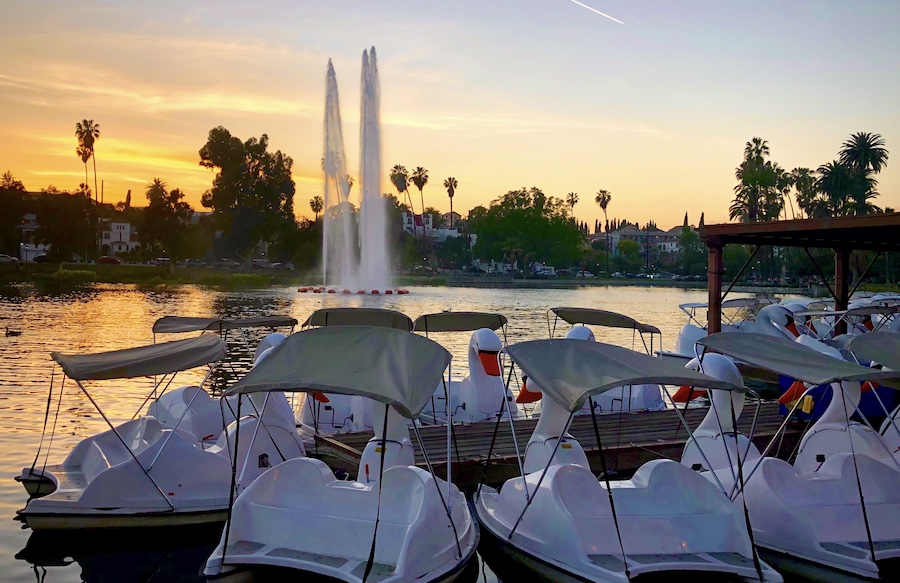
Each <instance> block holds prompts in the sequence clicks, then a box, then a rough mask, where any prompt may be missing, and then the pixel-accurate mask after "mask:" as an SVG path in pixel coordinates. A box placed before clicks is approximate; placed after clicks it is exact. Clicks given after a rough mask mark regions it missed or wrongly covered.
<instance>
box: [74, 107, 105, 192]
mask: <svg viewBox="0 0 900 583" xmlns="http://www.w3.org/2000/svg"><path fill="white" fill-rule="evenodd" d="M75 137H76V138H78V145H79V146H82V147H83V148H87V149H88V150H89V151H90V153H91V156H90V157H91V158H93V159H94V199H95V200H98V198H97V197H99V196H100V195H99V190H98V189H97V156H96V151H95V150H94V142H96V141H97V140H99V139H100V124H97V123H94V120H92V119H83V120H81V121H80V122H77V123H76V124H75ZM81 156H84V154H81Z"/></svg>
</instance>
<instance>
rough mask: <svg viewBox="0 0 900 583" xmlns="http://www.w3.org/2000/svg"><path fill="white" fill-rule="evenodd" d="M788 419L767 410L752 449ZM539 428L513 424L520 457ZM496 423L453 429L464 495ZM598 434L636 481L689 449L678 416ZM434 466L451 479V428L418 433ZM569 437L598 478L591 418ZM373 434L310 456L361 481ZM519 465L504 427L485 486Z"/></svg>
mask: <svg viewBox="0 0 900 583" xmlns="http://www.w3.org/2000/svg"><path fill="white" fill-rule="evenodd" d="M707 411H708V408H705V407H703V408H699V407H698V408H691V409H688V410H687V411H686V412H684V417H685V420H686V421H687V424H688V425H689V426H690V427H691V428H694V427H696V426H697V425H698V424H699V423H700V421H701V420H702V419H703V417H704V415H706V412H707ZM754 412H755V406H752V405H747V406H746V407H745V408H744V414H743V415H742V417H741V419H739V420H738V428H739V429H740V430H741V432H743V433H745V434H749V433H750V429H751V425H752V421H753V416H754ZM783 421H784V418H783V417H782V416H781V415H780V414H779V413H778V403H763V404H762V405H761V407H760V412H759V418H758V419H757V421H756V427H755V430H754V433H753V442H754V443H755V444H756V446H757V447H758V448H759V450H760V451H763V449H764V448H765V447H766V445H768V443H769V442H770V441H771V439H772V437H773V436H774V435H775V433H776V431H777V430H778V428H779V427H780V426H781V424H782V422H783ZM536 423H537V421H536V420H535V419H524V420H519V421H516V422H515V423H514V425H515V428H516V440H517V441H518V446H519V451H520V452H521V453H522V454H524V453H525V445H526V444H527V443H528V439H529V438H530V437H531V434H532V433H533V431H534V427H535V424H536ZM495 425H496V424H495V423H475V424H470V425H454V428H453V429H454V448H453V468H452V479H453V482H454V483H455V484H457V485H458V486H459V487H460V488H461V489H463V490H466V489H471V488H474V487H475V486H476V485H477V484H478V483H479V482H480V481H481V477H482V474H483V472H484V461H485V460H486V459H487V456H488V450H489V449H490V448H491V440H492V438H493V436H494V428H495ZM597 426H598V430H599V433H600V440H601V441H602V443H603V452H604V455H605V458H606V465H607V467H608V468H609V469H610V470H615V471H616V472H617V475H618V476H620V477H622V476H625V477H627V476H630V475H631V474H633V473H634V472H635V471H636V470H637V469H638V468H639V467H640V466H641V465H643V464H644V463H646V462H648V461H650V460H653V459H660V458H670V459H675V460H678V459H679V458H680V457H681V452H682V450H683V449H684V444H685V441H686V439H687V435H688V433H687V431H686V430H685V429H684V427H683V425H682V424H681V421H680V420H679V419H678V416H677V414H676V412H675V411H673V410H667V411H641V412H638V413H625V414H622V415H618V414H608V415H598V416H597ZM419 433H420V434H421V436H422V441H423V442H424V445H425V448H426V451H427V453H428V458H429V460H430V461H431V464H432V467H434V468H435V470H436V471H437V472H438V474H439V475H440V473H442V472H445V471H446V468H445V466H446V463H447V456H446V450H447V428H446V426H425V427H422V428H420V430H419ZM569 433H571V435H572V436H573V437H574V438H575V439H577V440H578V443H580V444H581V447H582V448H583V449H584V451H585V453H586V454H587V457H588V461H589V462H590V464H591V470H592V471H593V472H594V473H598V474H599V473H600V471H601V467H602V466H601V459H600V455H599V449H598V448H597V438H596V435H595V432H594V426H593V423H592V422H591V417H590V415H580V416H577V417H575V419H574V420H573V422H572V427H571V428H570V429H569ZM372 435H373V433H371V432H363V433H345V434H342V435H333V436H318V437H317V438H316V451H313V452H309V453H310V454H313V455H317V456H319V457H321V458H322V459H323V460H325V461H326V462H327V463H328V464H329V465H331V466H332V468H334V469H338V468H340V469H343V470H345V471H347V472H348V473H349V474H350V475H352V476H355V473H356V471H357V468H358V465H359V459H360V457H361V456H362V451H363V449H364V448H365V446H366V442H368V440H369V439H370V438H371V437H372ZM799 439H800V429H798V428H797V427H794V426H789V427H788V429H787V430H786V431H785V433H784V435H783V437H782V438H781V439H780V440H779V442H777V443H776V447H775V448H773V450H772V451H771V452H770V454H769V455H774V456H777V457H781V458H787V457H788V456H789V455H790V454H791V453H792V452H793V450H794V448H795V447H796V445H797V442H798V441H799ZM410 440H411V441H412V443H413V447H414V448H415V452H416V464H418V465H419V466H421V467H425V457H424V456H423V455H422V451H421V448H420V447H419V442H418V440H417V439H416V436H415V433H414V432H413V431H412V430H410ZM518 475H520V474H519V465H518V461H517V459H516V447H515V442H514V441H513V438H512V432H511V431H510V427H509V421H503V422H501V424H500V427H499V428H497V433H496V440H495V442H494V446H493V451H492V453H491V457H490V464H489V467H488V471H487V477H486V479H485V482H486V483H487V484H491V485H499V484H502V483H503V482H504V481H506V480H507V479H509V478H511V477H515V476H518Z"/></svg>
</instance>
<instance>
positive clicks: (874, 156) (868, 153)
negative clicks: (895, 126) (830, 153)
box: [839, 132, 888, 215]
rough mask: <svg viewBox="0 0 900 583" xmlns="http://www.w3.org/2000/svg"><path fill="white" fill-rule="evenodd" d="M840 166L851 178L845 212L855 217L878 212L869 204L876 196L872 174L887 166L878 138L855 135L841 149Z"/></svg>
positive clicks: (876, 208)
mask: <svg viewBox="0 0 900 583" xmlns="http://www.w3.org/2000/svg"><path fill="white" fill-rule="evenodd" d="M839 157H840V161H841V164H843V165H844V166H846V167H847V168H848V170H849V171H850V173H851V174H852V175H853V184H852V185H851V187H850V192H849V196H848V204H849V208H848V209H847V211H848V212H850V213H852V214H857V215H864V214H869V213H871V212H878V207H876V206H875V205H873V204H872V203H870V202H869V199H870V198H874V197H876V196H878V193H877V192H875V186H876V185H877V184H878V182H877V181H876V180H875V178H874V177H872V176H871V175H872V174H878V173H879V172H881V169H882V168H884V167H885V166H887V159H888V151H887V150H886V149H885V147H884V138H882V137H881V135H880V134H871V133H868V132H857V133H855V134H853V135H851V136H850V137H849V138H848V139H847V140H846V141H845V142H844V143H843V145H842V146H841V150H840V152H839Z"/></svg>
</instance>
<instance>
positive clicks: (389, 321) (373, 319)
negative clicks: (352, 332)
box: [303, 308, 413, 332]
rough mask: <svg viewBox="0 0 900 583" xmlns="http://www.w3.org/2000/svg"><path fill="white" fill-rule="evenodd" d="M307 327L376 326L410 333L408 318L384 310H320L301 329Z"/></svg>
mask: <svg viewBox="0 0 900 583" xmlns="http://www.w3.org/2000/svg"><path fill="white" fill-rule="evenodd" d="M309 326H377V327H379V328H396V329H397V330H405V331H407V332H411V331H412V329H413V323H412V320H411V319H410V317H409V316H407V315H406V314H401V313H400V312H395V311H394V310H386V309H384V308H321V309H318V310H316V311H315V312H313V313H312V314H310V316H309V318H307V319H306V322H303V327H304V328H306V327H309Z"/></svg>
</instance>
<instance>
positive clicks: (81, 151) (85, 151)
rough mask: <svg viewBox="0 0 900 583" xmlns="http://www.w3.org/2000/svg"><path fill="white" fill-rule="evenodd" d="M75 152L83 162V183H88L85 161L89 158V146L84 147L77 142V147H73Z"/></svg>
mask: <svg viewBox="0 0 900 583" xmlns="http://www.w3.org/2000/svg"><path fill="white" fill-rule="evenodd" d="M75 154H76V155H77V156H78V157H79V158H81V162H82V163H83V164H84V183H85V184H87V183H88V170H87V163H88V160H90V159H91V150H90V148H85V147H84V146H82V145H81V144H79V145H78V147H77V148H75Z"/></svg>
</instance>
